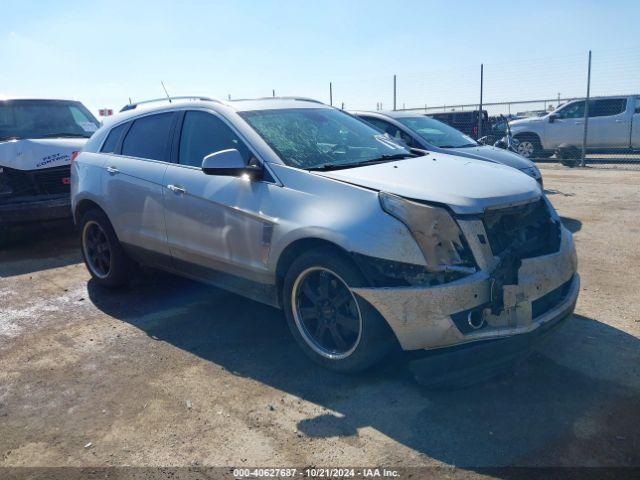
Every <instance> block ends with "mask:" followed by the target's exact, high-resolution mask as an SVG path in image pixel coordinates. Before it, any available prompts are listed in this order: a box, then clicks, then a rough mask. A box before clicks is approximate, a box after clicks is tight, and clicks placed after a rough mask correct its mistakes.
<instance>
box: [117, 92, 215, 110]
mask: <svg viewBox="0 0 640 480" xmlns="http://www.w3.org/2000/svg"><path fill="white" fill-rule="evenodd" d="M173 100H194V101H198V100H199V101H203V102H217V103H222V102H220V100H216V99H214V98H209V97H202V96H199V95H186V96H181V97H171V98H169V97H162V98H154V99H151V100H143V101H141V102H136V103H128V104H126V105H125V106H124V107H122V108H121V109H120V111H121V112H126V111H127V110H133V109H134V108H136V107H137V106H138V105H143V104H145V103H155V102H169V103H171V102H172V101H173Z"/></svg>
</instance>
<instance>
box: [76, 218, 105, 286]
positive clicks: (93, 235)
mask: <svg viewBox="0 0 640 480" xmlns="http://www.w3.org/2000/svg"><path fill="white" fill-rule="evenodd" d="M82 248H83V250H84V257H85V258H86V260H87V265H88V266H89V269H90V270H91V273H93V274H94V275H95V276H96V277H98V278H105V277H107V276H108V275H109V272H110V271H111V247H110V246H109V240H108V239H107V234H106V233H105V231H104V230H103V229H102V227H101V226H100V224H99V223H97V222H95V221H93V220H92V221H89V222H87V223H86V224H85V225H84V229H83V230H82Z"/></svg>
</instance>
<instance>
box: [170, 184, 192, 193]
mask: <svg viewBox="0 0 640 480" xmlns="http://www.w3.org/2000/svg"><path fill="white" fill-rule="evenodd" d="M167 188H168V189H169V190H171V191H172V192H173V193H187V191H186V190H185V189H184V188H183V187H179V186H178V185H167Z"/></svg>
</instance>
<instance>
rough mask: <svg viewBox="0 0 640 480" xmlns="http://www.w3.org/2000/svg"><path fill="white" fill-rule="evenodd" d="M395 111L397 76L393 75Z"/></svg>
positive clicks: (394, 103) (394, 109) (394, 105)
mask: <svg viewBox="0 0 640 480" xmlns="http://www.w3.org/2000/svg"><path fill="white" fill-rule="evenodd" d="M393 111H394V112H395V111H396V76H395V75H394V76H393Z"/></svg>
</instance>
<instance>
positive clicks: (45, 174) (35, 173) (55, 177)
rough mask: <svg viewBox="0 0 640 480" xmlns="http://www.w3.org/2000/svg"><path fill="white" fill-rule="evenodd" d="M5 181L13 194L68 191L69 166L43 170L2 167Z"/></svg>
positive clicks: (42, 193) (43, 193)
mask: <svg viewBox="0 0 640 480" xmlns="http://www.w3.org/2000/svg"><path fill="white" fill-rule="evenodd" d="M2 170H3V174H4V177H5V180H6V182H7V183H8V184H9V186H10V187H11V190H12V191H13V193H12V195H13V196H22V195H47V194H57V193H69V191H70V184H69V178H70V176H71V167H69V166H63V167H54V168H46V169H43V170H29V171H24V170H16V169H13V168H7V167H4V168H3V169H2Z"/></svg>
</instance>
